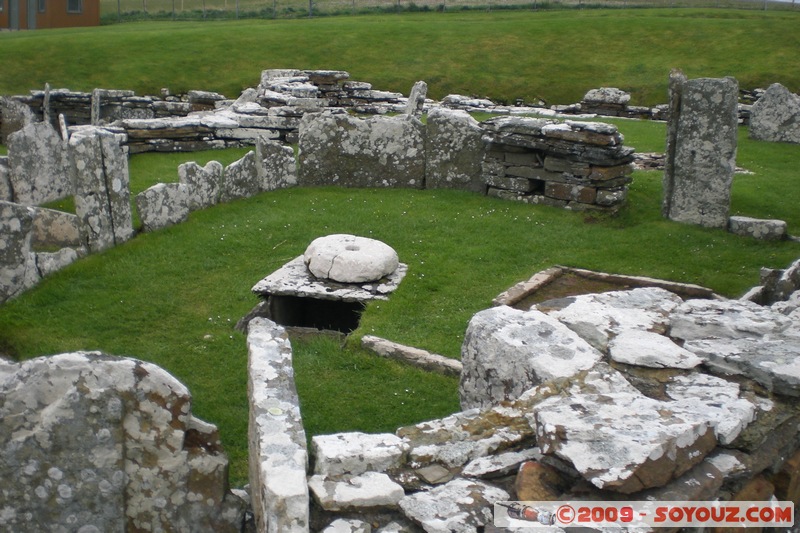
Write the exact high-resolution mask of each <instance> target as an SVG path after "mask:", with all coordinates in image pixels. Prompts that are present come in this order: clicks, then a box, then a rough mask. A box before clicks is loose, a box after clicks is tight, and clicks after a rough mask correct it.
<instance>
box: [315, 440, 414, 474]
mask: <svg viewBox="0 0 800 533" xmlns="http://www.w3.org/2000/svg"><path fill="white" fill-rule="evenodd" d="M408 448H409V446H408V444H407V443H406V442H404V441H403V439H401V438H400V437H398V436H396V435H394V434H392V433H382V434H368V433H360V432H352V433H336V434H334V435H316V436H314V437H312V439H311V449H312V451H313V454H314V457H315V463H314V473H315V474H320V475H322V476H327V477H333V476H341V475H345V474H351V475H359V474H363V473H364V472H367V471H372V472H385V471H387V470H390V469H392V468H397V467H399V466H401V464H402V463H403V461H404V458H405V455H406V452H407V451H408Z"/></svg>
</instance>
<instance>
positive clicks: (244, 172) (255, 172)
mask: <svg viewBox="0 0 800 533" xmlns="http://www.w3.org/2000/svg"><path fill="white" fill-rule="evenodd" d="M262 174H263V173H262V172H260V171H259V165H258V162H257V161H256V153H255V152H252V151H251V152H247V154H245V156H244V157H242V158H241V159H239V160H238V161H234V162H233V163H231V164H230V165H228V166H227V167H225V175H224V177H223V179H222V190H221V191H220V199H219V201H220V202H230V201H233V200H239V199H241V198H249V197H251V196H254V195H256V194H258V193H260V192H261V176H262Z"/></svg>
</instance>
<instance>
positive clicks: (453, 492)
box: [400, 479, 510, 533]
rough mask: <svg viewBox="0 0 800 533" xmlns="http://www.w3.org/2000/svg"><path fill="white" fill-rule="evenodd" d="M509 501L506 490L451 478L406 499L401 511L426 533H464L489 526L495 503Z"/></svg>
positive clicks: (403, 500) (477, 482) (479, 482)
mask: <svg viewBox="0 0 800 533" xmlns="http://www.w3.org/2000/svg"><path fill="white" fill-rule="evenodd" d="M509 498H510V496H509V495H508V493H507V492H506V491H504V490H502V489H499V488H497V487H494V486H492V485H488V484H486V483H483V482H481V481H471V480H466V479H454V480H453V481H451V482H449V483H447V484H445V485H441V486H439V487H436V488H434V489H432V490H430V491H429V492H418V493H416V494H412V495H410V496H406V497H405V498H403V499H402V500H400V508H401V509H402V510H403V512H404V513H405V515H406V516H407V517H408V518H410V519H411V520H413V521H414V522H416V523H417V524H419V525H421V526H422V528H423V529H424V530H425V531H427V532H428V533H462V532H463V533H467V532H474V531H478V528H479V527H481V526H484V525H487V524H491V523H492V521H493V513H492V511H493V506H494V502H497V501H506V500H508V499H509Z"/></svg>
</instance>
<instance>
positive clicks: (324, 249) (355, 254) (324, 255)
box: [303, 234, 400, 283]
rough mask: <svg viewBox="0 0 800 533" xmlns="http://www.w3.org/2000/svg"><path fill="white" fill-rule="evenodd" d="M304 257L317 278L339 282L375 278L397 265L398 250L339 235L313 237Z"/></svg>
mask: <svg viewBox="0 0 800 533" xmlns="http://www.w3.org/2000/svg"><path fill="white" fill-rule="evenodd" d="M303 259H304V260H305V263H306V265H307V266H308V269H309V270H310V271H311V273H312V274H314V275H315V276H316V277H318V278H323V279H330V280H333V281H338V282H340V283H366V282H368V281H377V280H379V279H381V278H383V277H385V276H387V275H389V274H391V273H392V272H394V271H395V270H396V269H397V266H398V265H399V264H400V261H399V259H398V258H397V252H395V251H394V249H393V248H392V247H391V246H389V245H387V244H385V243H382V242H381V241H376V240H375V239H367V238H366V237H357V236H355V235H339V234H337V235H328V236H327V237H320V238H318V239H315V240H314V241H313V242H312V243H311V244H309V245H308V248H306V252H305V254H304V255H303Z"/></svg>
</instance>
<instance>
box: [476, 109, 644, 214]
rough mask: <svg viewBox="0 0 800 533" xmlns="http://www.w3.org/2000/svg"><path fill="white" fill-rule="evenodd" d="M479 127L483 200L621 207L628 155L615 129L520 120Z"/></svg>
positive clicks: (630, 152) (629, 169)
mask: <svg viewBox="0 0 800 533" xmlns="http://www.w3.org/2000/svg"><path fill="white" fill-rule="evenodd" d="M482 126H483V128H484V130H485V131H486V134H485V136H484V140H485V142H486V143H487V145H488V146H487V150H486V156H485V159H484V163H483V177H484V180H485V182H486V184H487V185H488V194H489V195H491V196H497V197H499V198H507V199H512V200H519V201H524V202H528V203H532V204H545V205H552V206H557V207H568V208H572V209H588V208H601V209H603V208H606V209H609V208H610V209H613V208H616V207H619V206H620V205H622V204H623V203H624V202H625V199H626V198H627V192H628V184H629V183H630V182H631V178H630V174H631V173H632V172H633V166H632V164H631V162H632V161H633V157H632V156H633V149H632V148H630V147H627V146H624V145H623V137H622V135H621V134H620V133H619V132H618V131H617V128H616V126H613V125H609V124H602V123H590V122H573V121H567V122H565V123H559V122H556V121H553V120H547V119H534V118H521V117H501V118H494V119H490V120H487V121H486V122H484V123H483V124H482Z"/></svg>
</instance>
